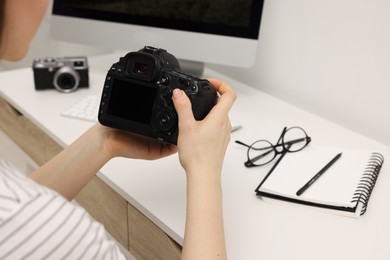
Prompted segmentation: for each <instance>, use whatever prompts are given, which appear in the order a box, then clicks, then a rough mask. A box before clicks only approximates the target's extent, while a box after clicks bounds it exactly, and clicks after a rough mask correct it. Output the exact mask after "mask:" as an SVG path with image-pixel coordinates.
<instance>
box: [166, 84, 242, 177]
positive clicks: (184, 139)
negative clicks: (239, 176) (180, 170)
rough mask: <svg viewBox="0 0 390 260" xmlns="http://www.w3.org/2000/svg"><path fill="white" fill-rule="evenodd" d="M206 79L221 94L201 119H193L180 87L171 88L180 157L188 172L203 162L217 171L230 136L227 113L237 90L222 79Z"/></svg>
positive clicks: (199, 166) (189, 105)
mask: <svg viewBox="0 0 390 260" xmlns="http://www.w3.org/2000/svg"><path fill="white" fill-rule="evenodd" d="M209 81H210V83H211V84H212V85H213V86H214V88H215V89H216V91H217V92H219V94H220V95H221V97H220V99H219V100H218V103H217V104H216V105H215V106H214V107H213V109H212V110H211V111H210V113H209V114H208V115H207V116H206V118H205V119H204V120H202V121H196V120H195V118H194V116H193V113H192V108H191V102H190V100H189V99H188V97H187V96H186V95H185V93H184V92H183V91H181V90H179V89H175V90H174V92H173V101H174V105H175V108H176V111H177V113H178V117H179V138H178V151H179V158H180V162H181V164H182V166H183V167H184V169H185V170H186V171H187V174H188V173H191V172H192V171H193V170H195V169H199V168H201V167H203V166H206V167H208V168H210V169H212V170H213V171H214V172H220V171H221V168H222V163H223V159H224V156H225V151H226V148H227V145H228V143H229V140H230V132H231V124H230V121H229V117H228V113H229V110H230V108H231V107H232V105H233V103H234V101H235V99H236V93H235V92H234V91H233V90H232V89H231V88H230V87H229V86H228V85H227V84H226V83H225V82H223V81H221V80H217V79H209Z"/></svg>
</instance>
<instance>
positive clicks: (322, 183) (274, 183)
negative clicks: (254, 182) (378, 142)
mask: <svg viewBox="0 0 390 260" xmlns="http://www.w3.org/2000/svg"><path fill="white" fill-rule="evenodd" d="M340 152H341V153H342V156H341V157H340V159H339V160H337V161H336V162H335V163H334V164H333V165H332V166H331V167H330V168H329V169H328V170H327V171H326V172H325V173H324V174H323V175H322V176H321V177H320V178H319V179H318V180H316V181H315V182H314V183H313V184H312V185H311V186H310V187H309V188H308V189H307V190H306V191H305V192H304V193H303V194H302V195H300V196H298V195H296V192H297V191H298V190H299V189H300V188H301V187H302V186H303V185H305V184H306V183H307V182H308V181H309V180H310V179H311V178H312V177H313V176H314V175H315V174H316V173H317V172H318V171H319V170H321V169H322V168H323V167H324V166H325V165H326V164H327V163H328V162H329V161H330V160H332V158H334V157H335V156H336V155H337V154H338V153H340ZM383 162H384V158H383V156H382V155H381V154H380V153H377V152H368V151H357V150H346V149H339V148H333V147H319V146H313V145H309V146H308V147H306V148H305V149H303V150H302V151H299V152H296V153H286V154H285V156H284V157H283V158H282V159H281V160H280V162H279V164H278V165H277V166H276V167H275V169H274V170H273V171H272V173H271V174H270V175H269V176H268V178H267V179H266V180H263V182H262V183H261V184H260V185H259V186H258V187H257V189H256V194H257V195H258V196H261V197H264V198H272V199H278V200H283V201H288V202H292V203H299V204H304V205H307V206H313V207H318V208H322V209H328V210H330V212H332V213H335V214H340V215H347V216H351V217H359V216H360V215H363V214H364V213H365V212H366V210H367V205H368V201H369V199H370V195H371V193H372V190H373V189H374V186H375V183H376V181H377V178H378V175H379V172H380V169H381V167H382V164H383Z"/></svg>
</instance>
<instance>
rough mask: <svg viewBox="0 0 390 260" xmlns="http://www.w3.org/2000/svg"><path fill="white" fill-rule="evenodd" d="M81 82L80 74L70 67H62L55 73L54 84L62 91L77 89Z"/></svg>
mask: <svg viewBox="0 0 390 260" xmlns="http://www.w3.org/2000/svg"><path fill="white" fill-rule="evenodd" d="M79 83H80V75H79V74H78V73H77V72H76V71H74V70H73V69H72V68H70V67H62V68H60V69H59V70H58V71H57V72H56V73H55V75H54V79H53V85H54V87H55V88H56V89H57V90H58V91H60V92H72V91H75V90H76V89H77V87H78V85H79Z"/></svg>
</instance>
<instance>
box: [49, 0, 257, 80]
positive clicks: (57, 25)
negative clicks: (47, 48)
mask: <svg viewBox="0 0 390 260" xmlns="http://www.w3.org/2000/svg"><path fill="white" fill-rule="evenodd" d="M262 9H263V0H185V1H182V0H154V1H144V0H83V1H80V0H54V1H53V9H52V14H53V16H52V25H51V34H52V35H53V37H54V38H55V39H58V40H64V41H71V42H77V43H83V44H89V45H94V46H101V47H107V48H110V49H113V50H124V51H135V50H139V49H141V48H143V47H144V46H154V47H158V48H163V49H166V50H167V51H168V52H170V53H172V54H173V55H174V56H175V57H177V58H178V59H179V61H180V64H181V65H182V67H183V65H184V66H187V65H188V64H189V63H188V62H186V61H191V62H199V63H211V64H220V65H228V66H237V67H250V66H252V65H253V64H254V61H255V57H256V50H257V46H258V40H259V30H260V21H261V14H262ZM198 65H199V64H198ZM198 65H196V66H198ZM196 66H195V67H196ZM195 69H199V67H198V68H195ZM188 70H189V71H191V70H192V69H188ZM193 74H196V73H195V71H193Z"/></svg>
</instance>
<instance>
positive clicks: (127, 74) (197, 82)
mask: <svg viewBox="0 0 390 260" xmlns="http://www.w3.org/2000/svg"><path fill="white" fill-rule="evenodd" d="M175 88H180V89H182V90H184V92H185V93H186V94H187V96H188V97H189V99H190V100H191V103H192V111H193V114H194V117H195V119H196V120H202V119H203V118H205V117H206V115H207V114H208V113H209V111H210V110H211V109H212V108H213V106H214V105H215V104H216V102H217V100H218V94H217V92H216V91H215V89H214V87H213V86H212V85H211V84H210V83H209V82H208V81H207V80H205V79H199V78H197V77H194V76H191V75H188V74H184V73H182V72H181V68H180V65H179V62H178V61H177V59H176V58H175V57H174V56H173V55H172V54H170V53H168V52H167V51H166V50H164V49H158V48H154V47H149V46H146V47H144V48H143V49H141V50H139V51H137V52H129V53H128V54H126V55H125V56H124V57H121V58H120V59H119V61H118V62H117V63H114V64H113V65H112V66H111V68H110V70H109V71H108V73H107V76H106V79H105V83H104V87H103V93H102V97H101V102H100V108H99V113H98V119H99V122H100V123H101V124H102V125H105V126H109V127H113V128H117V129H121V130H124V131H127V132H131V133H135V134H138V135H141V136H145V137H149V138H152V139H156V140H159V141H162V142H165V143H171V144H177V137H178V117H177V113H176V110H175V108H174V105H173V102H172V92H173V90H174V89H175Z"/></svg>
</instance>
